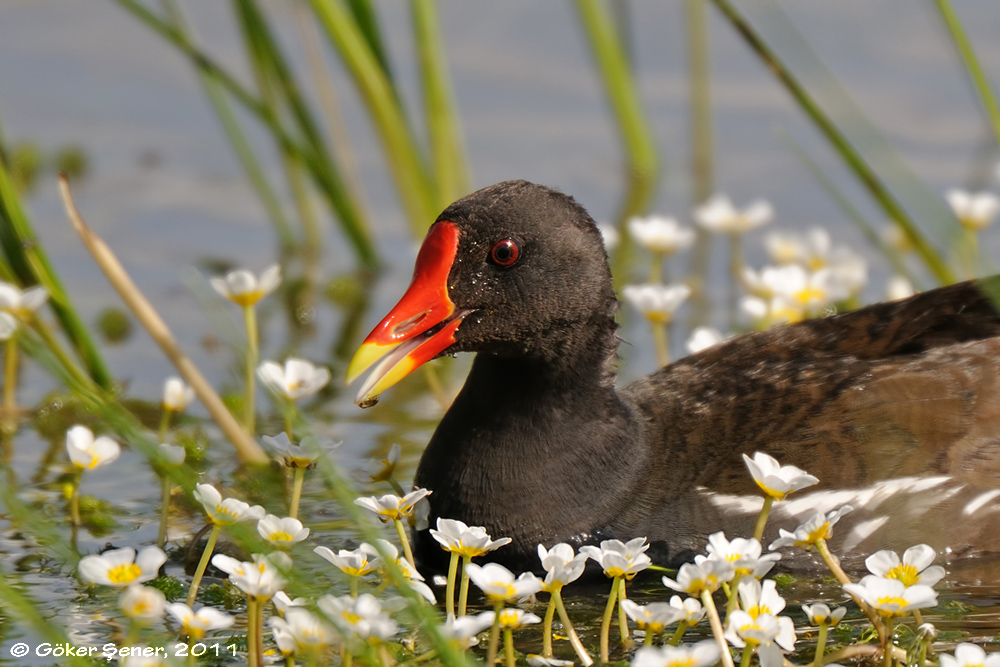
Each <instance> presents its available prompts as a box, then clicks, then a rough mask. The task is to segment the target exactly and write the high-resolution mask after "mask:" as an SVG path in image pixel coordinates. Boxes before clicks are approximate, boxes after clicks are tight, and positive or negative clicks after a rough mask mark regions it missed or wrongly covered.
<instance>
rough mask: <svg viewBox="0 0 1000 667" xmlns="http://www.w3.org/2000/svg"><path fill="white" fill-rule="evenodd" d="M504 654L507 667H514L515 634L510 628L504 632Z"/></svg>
mask: <svg viewBox="0 0 1000 667" xmlns="http://www.w3.org/2000/svg"><path fill="white" fill-rule="evenodd" d="M503 653H504V656H505V657H506V658H507V661H506V662H507V667H514V633H513V632H511V630H510V628H504V631H503Z"/></svg>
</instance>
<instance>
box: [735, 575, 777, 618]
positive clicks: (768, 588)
mask: <svg viewBox="0 0 1000 667" xmlns="http://www.w3.org/2000/svg"><path fill="white" fill-rule="evenodd" d="M737 590H738V591H739V595H740V607H742V609H743V611H745V612H746V613H748V614H750V616H752V617H753V618H757V617H758V616H760V615H761V614H770V615H772V616H777V615H778V614H780V613H781V612H782V611H783V610H784V608H785V599H784V598H783V597H781V596H780V595H778V591H777V589H776V588H775V583H774V579H767V580H765V581H764V583H763V584H762V583H761V582H760V581H758V580H757V579H754V578H753V577H743V578H742V579H740V583H739V586H737Z"/></svg>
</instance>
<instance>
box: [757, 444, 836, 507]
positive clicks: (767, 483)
mask: <svg viewBox="0 0 1000 667" xmlns="http://www.w3.org/2000/svg"><path fill="white" fill-rule="evenodd" d="M743 462H744V463H746V465H747V468H749V469H750V474H751V475H752V476H753V481H755V482H756V483H757V486H759V487H760V488H761V490H762V491H763V492H764V493H766V494H767V495H769V496H771V497H772V498H774V499H775V500H782V499H784V497H785V496H787V495H788V494H789V493H791V492H793V491H798V490H800V489H804V488H806V487H807V486H812V485H813V484H816V483H817V482H819V480H818V479H817V478H815V477H813V476H812V475H810V474H808V473H806V471H804V470H802V469H800V468H796V467H795V466H783V465H781V464H779V463H778V461H777V460H776V459H775V458H774V457H773V456H768V455H767V454H765V453H763V452H757V453H756V454H754V455H753V458H752V459H751V458H750V457H749V456H747V455H746V454H744V455H743Z"/></svg>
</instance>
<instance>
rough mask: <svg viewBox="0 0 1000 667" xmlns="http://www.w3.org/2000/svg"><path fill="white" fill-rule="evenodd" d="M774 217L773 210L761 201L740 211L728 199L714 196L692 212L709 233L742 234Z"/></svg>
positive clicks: (696, 220)
mask: <svg viewBox="0 0 1000 667" xmlns="http://www.w3.org/2000/svg"><path fill="white" fill-rule="evenodd" d="M773 217H774V209H773V208H772V207H771V205H770V204H769V203H768V202H766V201H764V200H763V199H760V200H757V201H755V202H753V203H752V204H750V205H749V206H747V207H746V208H745V209H744V210H742V211H740V210H738V209H737V208H736V207H735V206H733V203H732V202H731V201H729V197H726V196H725V195H715V196H713V197H712V198H711V199H709V200H708V201H707V202H705V203H704V204H703V205H701V206H699V207H698V208H696V209H695V210H694V219H695V222H697V223H698V224H699V225H701V226H702V227H704V228H705V229H707V230H708V231H710V232H718V233H725V234H742V233H744V232H748V231H750V230H751V229H756V228H757V227H760V226H761V225H763V224H766V223H767V222H769V221H770V220H771V218H773Z"/></svg>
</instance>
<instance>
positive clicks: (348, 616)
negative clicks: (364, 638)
mask: <svg viewBox="0 0 1000 667" xmlns="http://www.w3.org/2000/svg"><path fill="white" fill-rule="evenodd" d="M342 616H343V617H344V620H345V621H347V623H348V624H349V625H357V624H358V623H359V622H360V621H361V616H359V615H358V614H355V613H354V612H353V611H345V612H344V613H343V614H342Z"/></svg>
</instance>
